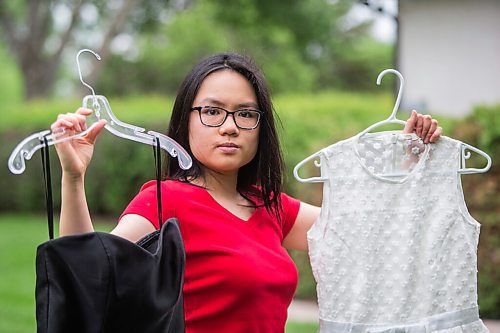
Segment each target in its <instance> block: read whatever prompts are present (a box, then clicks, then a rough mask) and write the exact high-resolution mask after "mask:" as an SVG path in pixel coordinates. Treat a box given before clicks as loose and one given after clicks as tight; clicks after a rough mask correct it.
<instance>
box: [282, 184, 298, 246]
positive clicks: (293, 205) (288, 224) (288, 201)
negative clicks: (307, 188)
mask: <svg viewBox="0 0 500 333" xmlns="http://www.w3.org/2000/svg"><path fill="white" fill-rule="evenodd" d="M281 207H282V208H283V215H282V216H281V217H282V222H281V223H282V226H283V239H284V238H285V237H286V235H288V233H289V232H290V230H291V229H292V227H293V225H294V224H295V220H296V219H297V215H298V214H299V208H300V200H298V199H295V198H292V197H291V196H289V195H287V194H285V193H282V194H281Z"/></svg>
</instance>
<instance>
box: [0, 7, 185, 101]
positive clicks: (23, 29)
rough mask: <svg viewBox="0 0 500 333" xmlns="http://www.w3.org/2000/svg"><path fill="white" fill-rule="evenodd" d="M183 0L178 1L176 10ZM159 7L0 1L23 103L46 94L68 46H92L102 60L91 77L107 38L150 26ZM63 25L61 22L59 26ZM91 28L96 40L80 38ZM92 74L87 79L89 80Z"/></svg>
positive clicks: (105, 49)
mask: <svg viewBox="0 0 500 333" xmlns="http://www.w3.org/2000/svg"><path fill="white" fill-rule="evenodd" d="M187 2H188V1H178V2H177V6H178V7H179V6H182V5H185V4H186V3H187ZM139 5H140V6H139ZM165 7H166V6H165V5H164V1H161V0H157V1H151V0H148V1H141V0H119V1H105V0H102V1H85V0H80V1H73V2H72V1H64V0H59V1H56V0H25V1H6V0H0V22H1V23H0V28H1V29H2V31H3V32H4V36H5V37H4V38H5V42H6V44H7V46H8V49H9V50H10V52H11V53H12V54H13V56H14V58H15V60H16V62H17V64H18V66H19V68H20V70H21V73H22V76H23V82H24V88H25V89H24V90H25V97H26V99H33V98H38V97H47V96H48V95H49V94H50V92H51V90H52V88H53V86H54V83H55V80H56V76H57V73H58V70H59V68H60V66H61V64H62V61H63V53H64V51H65V49H67V48H68V46H70V45H75V44H78V41H79V40H85V39H86V41H87V42H89V43H88V44H92V45H93V46H92V47H94V48H95V50H96V51H97V52H98V53H99V54H101V56H102V59H103V60H102V61H101V62H97V63H96V65H95V66H93V68H94V71H93V73H99V72H100V71H99V69H100V67H101V66H102V65H103V64H104V62H105V61H106V59H108V58H109V57H107V55H108V54H109V52H110V45H111V43H112V41H113V39H114V38H115V37H116V36H117V35H118V34H119V33H122V32H123V31H125V30H126V28H127V27H128V28H129V30H134V29H143V30H148V29H152V28H154V27H155V26H156V24H157V21H156V18H157V15H159V14H160V13H161V12H162V11H161V9H164V8H165ZM64 18H66V20H65V19H64ZM56 21H57V22H56ZM64 21H66V24H61V22H64ZM96 29H99V30H100V32H99V36H103V37H102V38H92V40H91V41H90V39H91V37H82V36H85V35H86V34H88V35H90V33H91V32H92V31H95V30H96ZM94 36H95V35H94ZM98 40H100V42H99V43H96V42H97V41H98ZM96 44H97V45H96ZM96 75H97V74H94V75H92V76H91V77H90V79H87V81H90V82H92V77H93V78H94V79H95V76H96Z"/></svg>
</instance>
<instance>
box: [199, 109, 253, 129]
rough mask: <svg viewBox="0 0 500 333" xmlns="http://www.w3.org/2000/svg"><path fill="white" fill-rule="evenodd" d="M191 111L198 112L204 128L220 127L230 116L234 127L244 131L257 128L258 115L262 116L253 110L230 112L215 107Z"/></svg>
mask: <svg viewBox="0 0 500 333" xmlns="http://www.w3.org/2000/svg"><path fill="white" fill-rule="evenodd" d="M191 111H198V114H199V115H200V121H201V123H202V124H203V125H205V126H209V127H219V126H222V124H224V122H225V121H226V119H227V116H228V115H232V116H233V119H234V123H235V124H236V126H237V127H238V128H241V129H246V130H252V129H255V128H257V126H259V121H260V115H261V114H262V111H259V110H254V109H242V110H236V111H233V112H231V111H227V110H226V109H223V108H220V107H217V106H196V107H193V108H191Z"/></svg>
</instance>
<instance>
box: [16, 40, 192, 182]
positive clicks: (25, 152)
mask: <svg viewBox="0 0 500 333" xmlns="http://www.w3.org/2000/svg"><path fill="white" fill-rule="evenodd" d="M83 52H90V53H92V54H93V55H94V56H95V57H96V58H97V60H100V59H101V57H100V56H99V55H98V54H97V53H95V52H94V51H92V50H89V49H82V50H80V51H79V52H78V53H77V55H76V63H77V67H78V74H79V76H80V81H81V82H82V84H83V85H85V86H86V87H88V88H89V89H90V90H91V92H92V95H88V96H85V97H84V98H83V102H82V105H83V107H85V108H89V109H93V110H94V112H93V113H92V114H91V115H90V116H88V117H87V121H88V123H89V124H90V125H89V126H88V127H87V130H85V131H83V132H80V133H78V134H76V135H72V136H69V137H62V135H63V134H64V131H63V130H61V131H59V132H52V133H51V131H50V130H45V131H41V132H38V133H34V134H32V135H30V136H28V137H27V138H25V139H24V140H22V141H21V142H20V143H19V144H18V145H17V146H16V148H15V149H14V150H13V151H12V153H11V155H10V157H9V160H8V167H9V170H10V171H11V172H12V173H14V174H21V173H23V172H24V170H25V168H26V163H25V161H26V160H29V159H31V158H32V157H33V154H34V153H35V152H36V151H37V150H39V149H40V148H42V147H43V146H44V145H45V144H44V143H43V139H44V137H45V138H47V145H49V146H51V145H54V144H56V143H60V142H64V141H68V140H72V139H74V138H78V137H82V136H85V135H86V134H87V133H88V132H89V131H90V130H91V129H92V127H93V126H94V125H95V124H96V123H97V122H98V121H99V120H100V119H106V120H107V124H106V126H105V128H106V129H107V130H108V131H109V132H111V133H112V134H114V135H116V136H119V137H121V138H124V139H129V140H132V141H136V142H140V143H145V144H148V145H152V146H154V145H156V143H155V138H158V140H159V142H160V147H161V148H162V149H164V150H165V151H167V152H168V153H169V154H170V155H171V156H172V157H177V159H178V163H179V166H180V167H181V168H182V169H184V170H187V169H189V168H190V167H191V165H192V159H191V157H190V156H189V154H188V153H187V152H186V150H185V149H184V148H183V147H182V146H181V145H179V144H178V143H177V142H176V141H174V140H173V139H171V138H169V137H168V136H166V135H164V134H161V133H158V132H154V131H148V132H146V131H145V129H144V128H142V127H138V126H134V125H130V124H127V123H124V122H122V121H120V120H119V119H118V118H116V116H115V115H114V114H113V112H112V111H111V107H110V105H109V102H108V100H107V99H106V97H104V96H101V95H95V92H94V89H93V88H92V87H91V86H90V85H88V84H87V83H86V82H85V81H83V78H82V72H81V69H80V62H79V56H80V54H82V53H83Z"/></svg>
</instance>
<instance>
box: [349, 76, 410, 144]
mask: <svg viewBox="0 0 500 333" xmlns="http://www.w3.org/2000/svg"><path fill="white" fill-rule="evenodd" d="M387 73H393V74H395V75H396V76H397V77H398V78H399V90H398V97H397V98H396V103H395V104H394V108H393V109H392V113H391V115H390V116H389V118H387V119H385V120H382V121H379V122H378V123H375V124H373V125H371V126H369V127H368V128H366V129H365V130H363V131H362V132H361V133H359V134H358V135H357V136H358V137H362V136H363V135H365V134H366V133H368V132H370V131H371V130H372V129H374V128H376V127H379V126H382V125H386V124H401V125H405V124H406V121H403V120H399V119H397V118H396V114H397V113H398V110H399V105H400V104H401V97H402V95H403V88H404V86H405V79H404V78H403V75H401V73H400V72H398V71H397V70H395V69H386V70H384V71H382V72H381V73H380V74H379V75H378V77H377V85H380V82H381V81H382V78H383V77H384V75H385V74H387Z"/></svg>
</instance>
